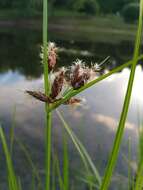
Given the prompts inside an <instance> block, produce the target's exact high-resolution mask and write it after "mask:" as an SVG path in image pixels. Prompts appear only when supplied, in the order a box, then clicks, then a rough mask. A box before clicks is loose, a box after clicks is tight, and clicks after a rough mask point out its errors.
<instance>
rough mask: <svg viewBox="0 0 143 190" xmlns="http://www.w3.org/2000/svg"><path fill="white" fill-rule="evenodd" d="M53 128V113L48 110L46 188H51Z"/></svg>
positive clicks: (48, 189)
mask: <svg viewBox="0 0 143 190" xmlns="http://www.w3.org/2000/svg"><path fill="white" fill-rule="evenodd" d="M51 130H52V114H51V113H48V112H47V127H46V190H50V179H51V177H50V176H51V147H52V146H51Z"/></svg>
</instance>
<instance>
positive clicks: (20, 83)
mask: <svg viewBox="0 0 143 190" xmlns="http://www.w3.org/2000/svg"><path fill="white" fill-rule="evenodd" d="M0 36H1V37H0V38H1V44H0V46H1V47H0V48H1V49H2V51H1V52H0V57H1V62H0V89H1V93H0V120H1V122H2V124H3V126H4V128H5V130H6V131H9V129H10V127H11V124H12V112H13V108H14V107H15V106H16V117H15V121H16V130H15V132H16V136H17V137H19V138H20V139H21V140H22V141H24V142H26V144H27V145H28V146H29V149H30V150H31V154H32V156H33V159H34V161H35V162H36V163H37V165H38V167H39V169H40V170H41V171H42V172H43V163H44V128H43V126H44V105H43V104H42V103H41V102H38V101H36V100H34V99H32V98H31V97H29V96H28V95H26V94H25V93H24V92H25V90H27V89H30V90H32V89H34V90H36V89H38V90H39V89H43V75H42V66H41V64H40V60H39V49H40V37H39V34H38V33H36V35H35V36H33V34H30V33H29V35H24V34H23V33H20V34H19V35H18V36H17V35H15V34H11V35H9V34H5V33H4V34H0ZM31 37H32V38H31ZM26 39H27V40H26ZM57 44H60V46H62V47H65V48H66V49H68V48H69V49H77V50H78V51H76V53H75V51H74V53H72V52H71V51H66V52H65V51H62V52H60V56H59V62H60V65H69V64H70V63H71V62H72V61H73V60H75V59H76V58H77V57H79V58H83V59H85V60H87V62H90V61H91V60H95V61H96V60H102V59H103V58H105V57H106V56H107V55H111V57H112V64H111V65H107V68H108V69H111V68H112V67H115V66H117V65H118V64H121V63H123V62H124V61H127V59H128V58H129V57H130V56H131V54H130V53H131V52H132V48H130V49H127V48H126V45H124V46H125V51H123V46H121V47H120V45H119V44H118V45H116V46H115V45H111V44H84V43H82V42H81V44H79V42H78V43H74V44H73V45H72V47H70V46H71V45H69V44H68V43H67V42H64V41H62V42H61V41H60V40H57ZM87 47H88V49H89V52H90V53H89V54H88V56H87V54H86V55H84V54H81V50H82V51H85V50H87ZM129 47H130V46H129ZM127 51H129V52H128V53H127ZM117 55H118V56H117ZM126 55H127V56H126ZM129 73H130V70H129V68H126V69H124V70H123V71H122V72H120V73H117V74H114V75H113V76H111V77H110V78H109V79H107V80H104V81H102V82H100V83H99V84H97V85H95V86H94V87H92V88H90V89H88V90H86V91H85V92H84V93H82V94H81V95H80V96H81V97H84V98H85V99H86V102H85V103H84V104H83V105H82V106H80V107H77V108H72V107H66V106H62V107H61V108H60V110H61V111H62V112H63V113H64V117H65V120H66V121H67V122H68V123H69V125H70V126H71V128H72V129H73V130H74V131H75V132H76V134H77V135H78V136H79V138H80V139H81V141H82V142H83V143H84V145H85V146H86V147H87V149H88V151H89V153H90V155H91V156H92V158H93V160H94V162H95V163H96V165H97V167H98V169H99V170H100V172H101V173H103V168H105V166H106V164H107V157H108V155H109V152H110V150H111V147H112V143H113V139H114V135H115V132H116V130H117V126H118V121H119V117H120V113H121V109H122V105H123V100H124V95H125V92H126V87H127V82H128V78H129ZM142 79H143V71H142V67H141V66H140V65H139V66H138V67H137V72H136V79H135V83H134V93H133V96H132V103H131V106H130V110H129V116H128V122H127V124H126V131H125V135H124V139H123V143H122V147H121V153H120V156H119V160H118V165H117V168H116V175H121V176H122V178H123V180H122V181H123V182H124V183H126V182H127V178H126V177H127V164H126V162H125V161H124V160H123V156H122V154H123V153H124V154H125V153H126V152H127V148H128V145H127V141H128V137H131V139H132V153H133V157H132V158H133V163H134V161H135V158H136V156H135V153H136V144H137V127H138V120H137V118H138V116H137V108H138V105H140V106H141V105H142V104H143V99H142V96H143V87H142V85H141V81H142ZM53 120H54V121H53V124H54V128H53V139H54V140H53V141H54V142H53V144H54V146H55V147H56V148H57V150H58V152H59V154H61V152H62V136H63V135H62V132H61V131H62V125H61V123H60V121H59V119H58V117H57V115H56V114H54V116H53ZM69 144H70V161H71V162H70V163H71V167H73V168H74V169H75V170H76V168H78V167H77V165H79V158H78V157H77V154H76V153H75V149H74V148H73V146H72V145H71V144H72V143H71V141H69ZM17 150H18V151H17ZM15 160H16V161H15V162H16V166H17V167H16V168H17V172H18V174H19V175H22V176H26V177H24V178H23V183H24V184H29V183H30V169H29V167H28V166H26V167H25V164H22V166H23V167H21V169H20V168H19V167H18V166H19V164H21V163H20V162H22V161H20V160H23V154H22V153H21V151H20V150H19V148H18V147H17V146H16V148H15ZM0 167H3V166H1V165H0ZM3 171H4V168H1V169H0V172H3ZM27 171H29V175H28V174H27ZM42 172H41V173H42ZM41 175H42V174H41ZM116 175H115V176H116ZM115 180H117V179H116V178H115ZM3 189H4V188H3ZM29 189H30V187H29Z"/></svg>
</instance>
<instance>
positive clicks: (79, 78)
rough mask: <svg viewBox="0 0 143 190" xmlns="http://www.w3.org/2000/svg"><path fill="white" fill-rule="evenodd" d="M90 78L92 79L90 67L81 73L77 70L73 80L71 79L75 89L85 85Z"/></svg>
mask: <svg viewBox="0 0 143 190" xmlns="http://www.w3.org/2000/svg"><path fill="white" fill-rule="evenodd" d="M89 79H90V71H89V69H85V70H84V71H83V73H81V74H80V72H77V71H76V75H73V80H71V85H72V87H73V88H74V89H78V88H80V87H82V86H84V85H85V84H86V83H87V81H88V80H89Z"/></svg>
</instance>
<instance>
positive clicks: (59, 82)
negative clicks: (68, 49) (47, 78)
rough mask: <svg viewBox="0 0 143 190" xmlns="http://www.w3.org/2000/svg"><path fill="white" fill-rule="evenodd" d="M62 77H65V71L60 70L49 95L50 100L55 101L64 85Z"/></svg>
mask: <svg viewBox="0 0 143 190" xmlns="http://www.w3.org/2000/svg"><path fill="white" fill-rule="evenodd" d="M64 77H65V71H64V70H63V69H62V70H61V71H60V73H59V74H58V75H57V76H56V78H55V80H54V82H53V85H52V89H51V95H50V97H51V98H52V99H55V98H56V97H57V96H58V95H59V94H60V92H61V91H62V88H63V85H64Z"/></svg>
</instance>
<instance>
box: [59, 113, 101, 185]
mask: <svg viewBox="0 0 143 190" xmlns="http://www.w3.org/2000/svg"><path fill="white" fill-rule="evenodd" d="M57 114H58V116H59V118H60V120H61V122H62V124H63V126H64V128H65V129H66V131H67V133H68V135H69V136H70V137H71V140H72V141H73V143H74V145H75V147H76V149H77V151H78V152H79V155H80V157H81V159H82V161H83V163H84V165H85V167H86V169H87V171H88V174H89V173H90V170H91V169H92V172H93V174H94V175H95V177H96V179H97V182H98V184H99V185H100V183H101V178H100V175H99V173H98V170H97V169H96V167H95V166H94V164H93V162H92V160H91V158H90V156H89V155H88V153H87V151H86V149H85V148H84V146H83V145H82V143H81V142H80V141H79V139H78V138H77V137H76V135H75V134H74V132H73V131H72V130H71V129H70V127H69V126H68V124H67V123H66V122H65V120H64V118H63V116H62V114H61V113H60V112H59V111H57ZM89 166H90V168H89Z"/></svg>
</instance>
